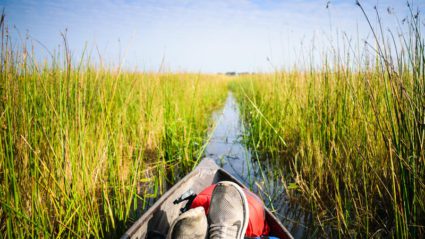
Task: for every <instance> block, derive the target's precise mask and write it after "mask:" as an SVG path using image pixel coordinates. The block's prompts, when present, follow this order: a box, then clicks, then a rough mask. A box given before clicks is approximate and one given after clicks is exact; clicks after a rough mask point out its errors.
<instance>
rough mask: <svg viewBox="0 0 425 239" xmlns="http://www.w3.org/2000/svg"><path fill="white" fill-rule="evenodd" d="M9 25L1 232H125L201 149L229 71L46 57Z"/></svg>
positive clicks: (1, 85) (1, 89) (2, 88)
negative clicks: (149, 69) (13, 34)
mask: <svg viewBox="0 0 425 239" xmlns="http://www.w3.org/2000/svg"><path fill="white" fill-rule="evenodd" d="M1 33H2V46H1V62H2V64H1V69H0V135H1V137H0V138H1V141H0V204H1V207H0V237H1V238H27V237H34V238H53V237H60V238H104V237H119V236H121V234H122V233H123V231H124V230H125V229H127V228H128V225H129V224H131V222H133V221H134V220H135V219H137V217H138V216H140V213H141V212H142V211H143V208H144V207H147V206H148V203H149V199H150V198H156V197H157V196H158V195H160V194H161V193H163V192H164V190H165V189H166V187H167V185H169V184H173V183H174V180H177V179H178V178H179V177H180V176H181V175H183V174H185V173H187V172H188V171H190V170H191V169H192V167H193V166H194V164H195V162H196V161H197V159H198V158H199V157H200V155H202V146H203V145H202V144H203V142H204V138H205V135H206V133H207V130H208V127H209V124H210V115H211V112H212V111H213V110H215V109H216V108H217V107H219V106H220V105H221V104H222V103H224V99H225V96H226V94H227V86H226V82H227V79H226V77H217V76H214V77H213V76H208V75H198V74H185V73H181V74H168V73H154V74H153V73H152V74H150V73H137V72H128V71H127V72H126V71H122V70H120V68H115V69H113V70H110V68H108V69H105V68H102V67H99V66H94V64H91V62H90V60H89V58H90V57H84V56H83V57H82V58H81V59H80V60H79V61H78V62H72V60H71V54H70V52H69V50H67V48H65V50H64V52H60V54H61V55H62V57H61V56H55V57H53V58H52V59H49V61H48V62H49V63H39V62H36V61H35V59H34V57H33V52H31V48H27V47H26V43H25V42H24V43H19V44H22V45H17V44H14V45H13V44H12V42H14V41H12V40H11V39H10V37H9V36H8V28H7V27H6V26H5V24H4V16H3V17H2V21H1ZM65 43H66V41H65ZM65 46H66V44H65Z"/></svg>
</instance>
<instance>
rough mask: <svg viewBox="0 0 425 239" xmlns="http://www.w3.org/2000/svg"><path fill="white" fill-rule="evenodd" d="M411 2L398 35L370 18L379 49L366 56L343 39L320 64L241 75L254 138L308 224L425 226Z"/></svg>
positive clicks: (316, 229) (423, 114)
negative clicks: (353, 54)
mask: <svg viewBox="0 0 425 239" xmlns="http://www.w3.org/2000/svg"><path fill="white" fill-rule="evenodd" d="M358 6H359V8H360V10H361V11H363V7H362V5H361V4H360V3H358ZM408 8H409V10H410V12H411V15H410V17H409V18H408V19H406V20H405V23H404V25H403V26H405V29H404V28H403V30H405V31H404V32H407V33H404V34H401V35H400V37H399V38H396V37H395V36H394V35H397V34H393V33H392V32H389V33H388V34H386V33H384V31H383V30H382V28H383V26H382V25H383V23H382V22H378V27H373V25H372V24H370V26H371V30H372V32H373V34H374V42H372V43H368V45H367V48H368V49H370V48H372V50H373V51H374V52H375V54H374V58H373V59H370V58H367V57H365V58H364V59H362V62H361V63H360V66H358V65H357V64H359V63H358V62H357V61H356V62H355V61H354V60H353V59H352V58H350V57H349V56H348V55H346V56H344V55H343V56H342V57H341V55H340V52H349V50H348V49H340V51H339V52H337V53H334V54H336V55H335V56H332V55H331V56H330V57H328V59H335V60H334V61H332V62H333V63H332V64H330V63H325V64H324V66H323V68H322V69H316V70H315V69H312V68H310V69H311V70H308V71H296V70H292V71H289V72H276V73H275V74H264V75H252V76H241V77H240V78H239V79H237V80H235V81H234V82H233V83H232V85H231V88H232V90H233V91H235V94H236V96H237V98H238V100H239V102H240V105H241V112H242V114H243V115H244V118H245V120H246V122H247V127H246V129H247V131H248V137H247V138H248V142H247V143H248V145H249V146H250V148H251V149H253V150H254V151H256V152H259V153H260V155H261V157H262V158H266V159H268V160H269V161H271V162H273V164H274V167H275V171H276V173H280V174H281V175H280V176H278V177H277V178H276V180H278V181H282V183H283V185H286V188H287V190H286V193H287V194H288V196H289V197H291V198H292V200H293V201H295V202H296V203H295V204H296V205H298V206H301V207H302V208H304V209H305V210H307V211H308V212H309V213H310V214H311V218H313V219H312V220H313V223H312V225H310V226H309V227H310V229H309V230H307V233H315V235H317V234H316V233H319V235H322V236H325V237H344V238H345V237H397V238H412V237H413V238H420V237H423V236H424V235H425V223H424V222H425V205H424V203H423V202H424V201H425V193H424V192H425V181H424V180H425V167H424V166H425V164H424V163H425V156H424V152H425V149H424V141H425V127H424V125H425V124H424V123H425V107H424V106H425V74H424V73H425V72H424V69H425V66H424V65H425V63H424V61H425V51H424V44H425V42H424V38H423V35H422V33H421V32H420V30H421V27H422V25H421V24H422V23H421V19H420V14H419V13H417V12H415V11H413V8H412V7H411V6H410V5H409V6H408ZM363 12H364V11H363ZM376 14H377V16H378V17H377V18H378V19H380V18H379V13H378V11H376ZM369 17H370V16H368V15H366V14H365V19H366V21H368V22H370V20H369ZM383 39H384V40H383ZM387 39H390V40H387ZM395 42H397V43H395ZM399 42H400V43H399ZM347 45H348V44H347ZM394 51H395V53H394ZM358 55H359V56H361V52H359V53H358ZM328 56H329V55H328ZM324 62H329V61H328V60H326V59H324ZM353 66H358V67H353ZM282 169H284V170H282Z"/></svg>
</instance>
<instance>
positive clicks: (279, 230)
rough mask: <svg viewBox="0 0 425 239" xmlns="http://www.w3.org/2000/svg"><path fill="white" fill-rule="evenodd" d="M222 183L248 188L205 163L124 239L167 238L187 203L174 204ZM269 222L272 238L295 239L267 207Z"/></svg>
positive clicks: (212, 164) (167, 195)
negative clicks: (232, 183)
mask: <svg viewBox="0 0 425 239" xmlns="http://www.w3.org/2000/svg"><path fill="white" fill-rule="evenodd" d="M220 181H232V182H235V183H237V184H239V185H240V186H241V187H244V188H246V187H245V186H244V185H243V184H242V183H241V182H240V181H238V180H237V179H236V178H234V177H233V176H231V175H230V174H229V173H227V172H226V171H225V170H223V169H222V168H220V167H219V166H218V165H217V164H216V163H215V162H214V160H212V159H204V160H202V162H201V163H200V164H199V165H198V166H197V167H196V168H195V169H194V170H193V171H192V172H190V173H189V174H188V175H186V176H185V177H184V178H183V179H182V180H180V181H179V182H178V183H176V184H175V185H174V186H173V187H172V188H170V189H169V190H168V191H167V192H166V193H165V194H164V195H162V196H161V197H160V198H159V200H158V201H157V202H156V203H155V204H154V205H152V206H151V207H150V208H149V209H148V210H147V211H146V212H145V213H144V214H143V215H142V216H141V217H140V218H139V219H138V220H137V221H136V222H135V223H134V224H133V225H132V226H131V227H130V229H128V230H127V231H126V232H125V234H124V235H123V236H122V237H121V239H145V238H152V239H154V238H158V239H159V238H163V237H162V236H161V235H167V232H168V229H169V227H170V225H171V223H172V222H173V221H174V220H175V219H176V218H177V216H178V215H179V214H180V209H181V208H182V207H184V205H185V204H186V201H184V202H181V203H179V204H174V201H175V200H176V199H177V198H178V197H180V196H181V195H182V194H184V193H185V192H187V191H188V190H190V189H191V190H193V192H194V193H196V194H198V193H200V192H201V191H202V190H203V189H204V188H206V187H208V186H209V185H211V184H214V183H217V182H220ZM265 211H266V220H267V222H268V224H269V226H270V236H276V237H278V238H280V239H292V238H293V237H292V235H291V234H290V233H289V231H288V230H287V229H286V228H285V227H284V226H283V225H282V223H281V222H280V221H279V219H277V218H276V217H275V216H274V215H273V214H272V213H271V212H270V211H269V210H268V209H267V208H265Z"/></svg>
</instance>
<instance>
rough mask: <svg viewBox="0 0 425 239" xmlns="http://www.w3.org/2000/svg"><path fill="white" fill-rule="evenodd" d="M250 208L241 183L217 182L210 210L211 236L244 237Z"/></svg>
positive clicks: (217, 237) (212, 238)
mask: <svg viewBox="0 0 425 239" xmlns="http://www.w3.org/2000/svg"><path fill="white" fill-rule="evenodd" d="M248 210H249V209H248V201H247V199H246V196H245V193H244V192H243V191H242V188H241V187H240V186H239V185H237V184H236V183H233V182H228V181H222V182H219V183H217V185H216V186H215V188H214V190H213V192H212V196H211V203H210V209H209V211H208V223H209V229H208V231H209V238H210V239H219V238H226V239H243V238H244V236H245V231H246V228H247V227H248V221H249V211H248Z"/></svg>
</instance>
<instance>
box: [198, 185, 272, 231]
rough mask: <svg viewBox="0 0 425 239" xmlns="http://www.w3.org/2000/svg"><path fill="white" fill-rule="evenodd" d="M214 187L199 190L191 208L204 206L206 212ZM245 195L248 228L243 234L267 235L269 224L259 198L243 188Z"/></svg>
mask: <svg viewBox="0 0 425 239" xmlns="http://www.w3.org/2000/svg"><path fill="white" fill-rule="evenodd" d="M214 188H215V184H213V185H211V186H209V187H207V188H205V189H204V190H203V191H202V192H200V193H199V194H198V195H197V196H196V198H195V199H194V200H193V202H192V205H191V208H195V207H204V209H205V213H206V214H208V209H209V207H210V201H211V194H212V192H213V190H214ZM243 190H244V192H245V196H246V198H247V200H248V207H249V222H248V228H247V229H246V232H245V236H247V237H258V236H268V235H269V232H270V228H269V225H268V224H267V222H266V214H265V211H264V205H263V202H262V201H261V199H259V198H258V197H257V195H255V194H254V193H252V192H251V191H249V190H247V189H245V188H243Z"/></svg>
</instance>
